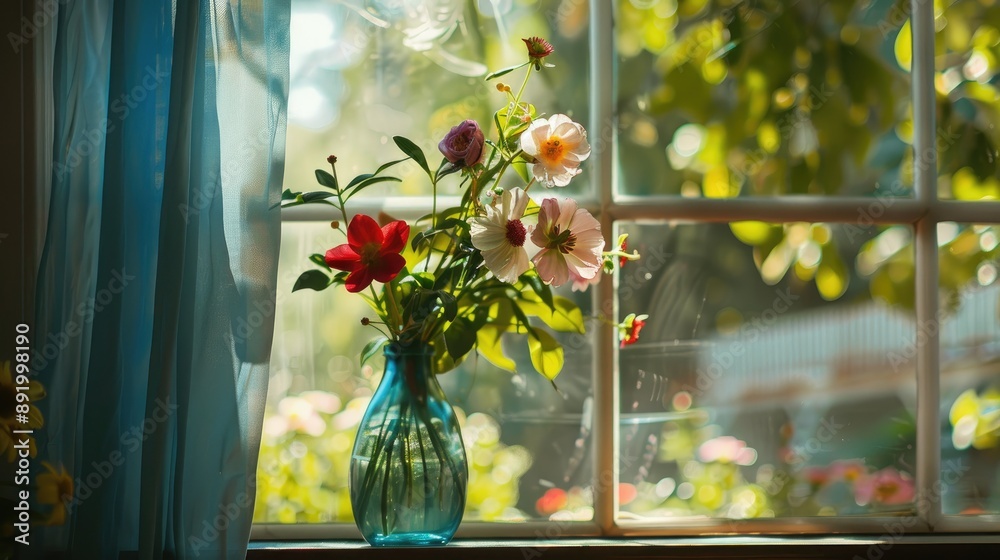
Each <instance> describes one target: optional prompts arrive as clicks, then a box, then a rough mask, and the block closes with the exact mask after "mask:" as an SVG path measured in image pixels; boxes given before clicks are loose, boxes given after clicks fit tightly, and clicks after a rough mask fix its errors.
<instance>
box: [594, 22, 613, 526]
mask: <svg viewBox="0 0 1000 560" xmlns="http://www.w3.org/2000/svg"><path fill="white" fill-rule="evenodd" d="M613 18H614V4H613V2H591V3H590V130H591V133H590V140H591V145H592V147H593V155H592V157H591V161H592V167H591V173H592V177H593V181H595V184H596V189H597V194H598V197H599V200H600V202H601V212H600V214H599V216H600V221H601V229H602V231H604V232H606V233H605V236H606V237H610V236H611V235H613V234H614V222H613V221H612V216H611V214H610V213H609V212H606V210H607V208H608V207H609V206H610V205H611V204H612V203H613V195H612V191H613V188H614V187H613V185H612V177H613V173H612V169H613V165H614V136H615V120H614V73H613V69H614V60H613V56H614V54H613V52H614V47H613V26H614V24H613ZM609 241H613V239H609ZM593 297H594V311H595V313H598V314H603V315H611V318H612V320H614V317H617V314H618V309H617V308H618V303H617V301H616V298H615V286H614V284H613V283H611V282H601V283H599V284H598V285H597V289H596V290H594V296H593ZM597 325H598V326H597V332H596V337H597V338H596V342H597V343H596V344H595V346H594V354H595V360H594V361H595V368H594V369H593V388H594V416H593V434H594V436H593V437H594V445H593V460H594V479H593V486H592V488H593V494H594V522H595V523H596V525H597V528H598V529H599V530H600V532H601V534H604V535H607V534H610V533H613V532H614V529H615V512H616V511H617V509H618V504H617V501H618V492H616V489H617V488H618V452H617V447H616V446H617V441H618V438H617V432H618V410H617V408H618V367H617V363H616V362H617V345H616V344H615V343H616V335H615V329H614V328H613V327H612V326H611V325H609V324H607V322H606V321H600V322H598V323H597Z"/></svg>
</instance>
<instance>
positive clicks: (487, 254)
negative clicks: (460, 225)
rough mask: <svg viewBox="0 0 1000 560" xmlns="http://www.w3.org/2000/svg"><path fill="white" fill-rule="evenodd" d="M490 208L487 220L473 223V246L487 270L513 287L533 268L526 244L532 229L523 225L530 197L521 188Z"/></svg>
mask: <svg viewBox="0 0 1000 560" xmlns="http://www.w3.org/2000/svg"><path fill="white" fill-rule="evenodd" d="M498 198H499V202H500V205H499V206H497V199H494V201H493V204H491V205H489V206H487V207H486V215H485V216H476V217H474V218H472V219H470V220H469V224H470V225H471V229H470V232H471V234H472V244H473V245H474V246H475V247H476V249H479V250H480V251H482V252H483V260H484V261H486V268H488V269H489V270H490V272H492V273H493V274H494V276H496V277H497V278H499V279H500V280H502V281H504V282H507V283H508V284H513V283H514V282H517V278H518V277H519V276H521V275H522V274H524V273H525V272H527V270H528V269H529V268H531V262H530V261H529V260H528V253H527V252H526V251H525V249H524V242H525V240H526V239H527V238H528V229H527V228H526V227H525V226H524V224H523V223H521V217H522V216H524V210H525V208H527V207H528V195H527V194H526V193H525V192H524V190H523V189H521V188H514V189H511V190H508V191H504V193H503V196H501V197H498Z"/></svg>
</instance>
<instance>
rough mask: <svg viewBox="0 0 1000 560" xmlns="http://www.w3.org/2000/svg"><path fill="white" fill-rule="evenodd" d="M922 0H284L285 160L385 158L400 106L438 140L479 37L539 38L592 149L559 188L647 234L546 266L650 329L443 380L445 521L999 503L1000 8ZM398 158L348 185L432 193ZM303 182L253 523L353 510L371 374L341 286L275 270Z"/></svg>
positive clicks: (603, 308) (307, 524) (273, 533)
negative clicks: (579, 273)
mask: <svg viewBox="0 0 1000 560" xmlns="http://www.w3.org/2000/svg"><path fill="white" fill-rule="evenodd" d="M914 4H915V7H914V8H913V10H914V11H913V12H912V13H911V8H910V3H909V2H899V1H895V0H869V1H861V2H825V3H815V2H795V1H778V0H772V1H768V0H734V1H729V2H727V1H718V2H707V1H705V0H692V1H674V0H619V1H618V2H615V3H611V2H603V1H598V2H591V3H588V2H584V1H582V0H541V1H538V2H530V1H513V0H495V1H489V2H487V1H485V0H483V1H477V2H470V3H464V2H447V1H427V2H414V3H395V2H373V3H368V4H367V5H366V7H365V8H358V7H355V6H356V5H355V4H348V3H334V2H329V1H325V0H295V1H294V2H293V16H292V49H293V52H292V89H291V96H290V107H289V129H288V159H287V166H286V182H288V183H289V184H290V185H298V186H302V185H306V184H310V183H312V182H313V178H312V170H313V169H314V168H316V167H322V162H323V161H324V159H325V158H326V156H327V155H328V153H329V152H330V151H333V152H335V153H336V154H337V155H338V158H339V160H340V162H341V163H340V164H339V165H344V166H346V167H345V169H346V170H345V171H344V173H348V174H350V173H351V172H352V171H359V172H360V170H361V169H368V168H371V167H372V164H374V163H376V162H379V161H383V160H387V159H390V158H391V156H392V155H393V153H392V150H393V148H391V142H390V141H389V139H390V137H391V135H392V134H404V135H407V136H408V137H410V138H413V139H415V140H417V139H422V140H423V145H422V147H423V148H424V149H425V151H428V150H431V151H432V150H434V149H435V148H434V142H435V139H437V138H440V137H441V136H442V135H443V133H444V132H445V131H446V130H447V129H448V128H449V127H450V126H452V125H453V124H455V123H457V122H459V121H460V120H462V119H465V118H475V119H477V120H478V121H479V122H481V123H484V122H490V111H491V108H492V107H493V105H494V104H495V103H496V100H495V99H494V98H493V97H492V95H493V93H495V92H492V91H491V88H490V87H488V85H487V84H484V83H483V82H482V80H481V78H480V77H479V76H481V74H482V72H483V70H484V66H483V64H485V65H486V66H489V67H491V68H496V67H500V66H502V65H505V64H508V63H510V62H514V61H516V59H517V57H518V56H520V51H519V50H517V45H515V43H516V42H518V41H517V39H518V38H519V37H522V36H528V35H542V36H545V37H547V38H549V39H550V40H551V41H552V43H553V44H554V45H555V47H556V50H557V55H558V58H557V60H556V63H557V67H556V68H555V69H553V72H551V73H546V74H543V76H544V77H545V78H546V79H544V80H539V81H537V82H534V83H533V86H534V87H536V89H535V91H532V92H531V97H532V99H533V101H534V102H535V103H536V105H537V106H539V107H540V108H541V109H542V110H543V111H547V110H550V109H551V108H555V107H559V108H560V110H566V111H567V112H569V113H570V114H571V115H572V116H573V117H574V119H576V120H578V121H579V122H581V123H583V124H584V125H585V126H586V128H587V130H588V131H589V135H590V139H591V142H592V145H593V146H594V152H593V155H592V157H591V159H590V160H589V161H588V163H587V164H586V166H585V169H586V170H585V172H584V174H583V175H581V176H580V178H579V179H578V180H577V181H576V182H574V183H573V186H572V187H571V188H574V189H577V190H576V191H575V192H574V195H576V196H578V197H582V198H583V199H584V200H586V201H587V202H586V204H588V205H589V206H591V207H592V209H593V210H595V211H599V212H600V219H601V220H602V224H603V225H604V227H605V228H606V229H607V230H608V231H609V232H611V234H610V237H611V238H612V239H613V238H614V236H616V235H617V234H618V233H628V234H629V245H630V247H634V248H636V249H639V251H640V252H641V253H642V254H643V258H642V260H640V261H637V262H632V263H628V264H627V265H625V266H624V267H623V268H622V269H621V270H620V271H619V272H618V273H617V274H616V276H615V278H614V282H610V281H607V279H606V281H605V282H602V283H601V284H600V285H599V286H597V288H596V289H592V290H591V291H589V292H586V293H584V294H580V293H575V294H573V293H566V294H564V295H567V296H571V297H575V298H577V301H578V302H579V303H580V304H581V306H583V308H584V312H585V314H590V315H595V316H597V315H604V316H608V317H616V318H619V317H622V316H624V315H625V314H627V313H630V312H640V313H642V312H645V313H648V314H649V315H650V319H649V323H648V324H647V326H646V327H645V330H644V331H643V332H642V338H641V341H640V343H639V344H636V345H633V346H629V347H627V348H624V349H619V348H618V347H617V344H616V339H615V333H614V331H613V329H612V328H610V327H608V326H606V325H604V324H603V323H601V322H600V321H591V322H590V323H588V334H587V335H586V336H582V335H576V336H572V337H567V338H566V339H564V340H563V343H564V344H565V345H567V347H568V348H572V349H573V350H574V351H573V352H567V356H568V359H567V364H566V367H565V368H564V370H563V373H562V374H561V375H560V377H559V379H558V381H559V387H560V391H559V392H556V391H553V390H552V389H551V387H550V386H549V385H548V383H547V382H545V381H544V380H543V379H541V378H540V377H539V376H537V375H534V374H533V373H531V372H530V368H529V369H526V370H525V373H524V374H521V375H515V376H510V375H509V374H506V373H503V372H500V371H497V370H493V369H491V368H490V367H489V366H488V364H486V363H485V361H483V360H479V361H478V362H475V361H473V362H472V363H469V364H467V365H465V366H463V368H462V370H460V371H456V372H452V373H449V374H446V375H445V376H444V378H443V379H442V381H443V385H444V388H445V391H446V392H447V394H448V395H449V397H450V399H451V400H452V401H453V402H454V403H455V404H456V405H457V406H458V407H460V408H461V409H462V410H463V411H464V413H465V418H464V422H465V425H464V433H465V437H466V439H467V447H468V449H469V456H470V470H471V472H470V489H469V508H468V510H467V513H466V518H465V522H463V527H462V528H461V529H460V532H459V536H463V535H464V536H474V535H482V536H536V535H544V536H547V537H548V536H556V535H559V536H566V535H573V534H590V535H615V534H623V533H628V534H666V535H670V534H685V533H700V532H705V531H706V530H711V531H715V532H719V531H721V532H742V531H753V532H765V533H766V532H779V533H780V532H787V531H789V530H794V532H798V533H800V532H803V531H806V532H817V533H824V532H840V531H846V530H850V531H861V532H873V533H884V532H885V531H886V526H887V523H889V522H891V521H893V520H900V519H901V520H903V521H904V522H906V523H908V524H907V525H905V526H906V527H912V528H913V529H912V530H913V531H918V532H919V531H928V530H935V531H938V530H946V531H947V530H960V531H970V530H983V529H990V528H995V523H996V520H997V515H1000V478H998V474H997V473H998V472H1000V439H998V438H1000V282H998V281H997V275H998V266H1000V263H998V256H1000V249H998V247H1000V203H998V202H997V201H996V200H997V199H998V198H1000V168H998V165H997V156H998V152H997V148H996V147H997V145H998V143H1000V138H998V137H997V134H998V130H997V128H996V127H995V124H996V123H997V115H996V113H995V112H996V111H997V110H998V109H1000V106H998V105H997V101H996V100H997V99H998V96H997V91H996V85H995V82H996V77H995V76H996V74H997V72H998V71H1000V62H998V60H1000V46H998V45H1000V30H998V27H1000V23H998V22H1000V7H997V6H994V5H993V3H992V2H987V1H985V0H958V1H956V2H952V3H950V4H948V5H947V7H945V6H944V4H938V3H920V2H917V3H914ZM911 41H912V43H911ZM911 45H915V48H911ZM431 76H433V78H432V77H431ZM387 146H388V147H387ZM429 153H430V152H429ZM352 166H353V167H352ZM403 173H404V175H403V177H404V182H403V183H402V185H401V186H400V187H398V189H401V191H400V190H393V191H389V190H388V189H386V190H383V191H381V192H378V193H374V192H373V193H372V194H371V195H369V198H367V199H365V201H364V202H363V203H362V205H361V206H362V207H363V208H362V209H363V210H364V211H366V212H369V211H370V212H378V211H380V210H382V211H385V212H387V213H389V214H392V215H394V216H396V217H403V218H414V217H416V216H419V215H421V214H422V213H424V212H426V211H427V210H428V209H429V206H430V205H429V201H428V200H427V199H426V195H427V194H428V192H427V190H426V186H425V185H424V183H421V182H420V181H419V180H418V179H417V171H416V170H415V169H413V170H408V171H407V170H404V171H403ZM407 173H411V174H412V175H411V176H410V177H411V178H412V179H413V180H412V181H410V180H407V177H408V175H407ZM580 179H585V180H580ZM373 190H374V189H373ZM422 197H423V198H422ZM356 208H357V206H356ZM299 210H300V209H297V208H296V209H291V210H287V211H285V213H283V219H284V220H285V224H284V227H283V241H282V252H281V255H280V262H279V274H280V281H279V287H278V290H279V293H278V305H277V316H276V324H275V329H276V334H275V342H274V349H273V355H272V379H271V385H270V392H269V397H268V408H267V412H266V414H265V427H264V435H263V442H262V451H261V458H260V467H259V476H258V503H257V508H256V513H255V516H256V519H255V522H256V525H255V528H254V531H255V532H254V535H255V536H256V537H258V538H267V537H272V538H273V537H280V536H306V535H312V536H328V537H333V536H345V537H346V536H352V535H356V534H357V533H356V530H355V528H354V525H353V523H351V522H350V520H351V518H350V503H349V499H348V495H347V492H346V484H347V482H346V481H347V474H346V468H347V463H348V454H349V453H350V445H351V441H352V438H353V434H354V429H355V427H356V424H357V422H358V421H359V420H360V416H361V414H362V413H363V411H364V406H365V401H364V399H365V397H366V396H367V395H370V394H371V392H372V390H373V389H374V387H375V385H376V384H377V372H379V371H380V364H377V363H376V364H373V366H374V367H373V368H367V367H366V368H363V369H362V368H359V367H358V365H357V354H358V352H359V351H360V348H361V346H362V345H363V344H362V341H363V340H364V337H365V336H366V333H362V332H361V331H360V329H353V330H352V329H351V328H349V327H348V318H350V320H353V318H358V317H360V316H361V315H362V313H363V303H362V302H360V301H357V300H356V299H354V298H349V297H347V294H344V293H328V292H322V293H302V292H298V293H296V294H294V295H293V294H290V289H291V284H292V282H293V281H294V279H295V278H296V277H297V275H298V273H299V272H300V270H301V269H302V266H303V263H304V256H305V255H308V254H309V253H315V252H322V251H324V250H325V249H327V248H329V247H330V246H332V245H333V244H334V243H340V241H339V240H338V239H335V237H334V235H333V232H332V231H331V230H330V228H329V226H328V222H329V220H330V219H332V218H333V217H334V216H332V214H331V215H329V216H328V215H324V214H320V213H316V212H315V211H313V210H305V211H299ZM507 350H508V352H510V353H511V354H512V355H513V357H514V358H515V359H519V360H525V361H526V357H525V356H519V355H518V354H517V348H515V347H514V346H513V345H511V346H508V347H507ZM991 523H992V524H993V525H991ZM550 533H551V534H550Z"/></svg>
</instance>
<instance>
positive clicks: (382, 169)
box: [344, 157, 410, 191]
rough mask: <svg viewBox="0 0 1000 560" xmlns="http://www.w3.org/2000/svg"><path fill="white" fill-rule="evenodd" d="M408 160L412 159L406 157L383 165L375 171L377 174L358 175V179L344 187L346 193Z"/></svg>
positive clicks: (352, 180)
mask: <svg viewBox="0 0 1000 560" xmlns="http://www.w3.org/2000/svg"><path fill="white" fill-rule="evenodd" d="M408 159H410V158H408V157H405V158H403V159H397V160H395V161H390V162H388V163H383V164H382V166H381V167H379V168H378V169H376V170H375V173H362V174H361V175H358V176H357V177H355V178H353V179H351V182H350V183H347V186H346V187H344V190H345V191H346V190H347V189H349V188H351V187H353V186H354V185H357V184H358V183H360V182H362V181H365V180H367V179H371V178H372V177H374V176H376V175H378V174H379V173H381V172H383V171H385V170H386V169H389V168H390V167H392V166H393V165H396V164H397V163H403V162H404V161H406V160H408Z"/></svg>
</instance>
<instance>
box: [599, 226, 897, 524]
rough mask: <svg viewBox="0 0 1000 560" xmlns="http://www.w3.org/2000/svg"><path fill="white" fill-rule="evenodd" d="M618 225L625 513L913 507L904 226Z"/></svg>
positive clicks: (806, 512) (799, 512)
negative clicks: (636, 255)
mask: <svg viewBox="0 0 1000 560" xmlns="http://www.w3.org/2000/svg"><path fill="white" fill-rule="evenodd" d="M620 229H621V231H622V232H625V233H629V234H630V237H629V239H628V241H629V247H630V248H632V247H634V248H636V249H638V250H639V252H640V253H641V254H642V255H643V257H642V259H641V260H639V261H637V262H633V263H628V264H626V265H625V266H624V268H623V269H622V270H621V272H620V275H619V279H618V295H619V300H620V310H621V313H623V314H624V313H632V312H635V313H648V314H649V319H648V321H647V324H646V326H645V328H644V329H643V330H642V331H641V334H640V339H639V341H638V342H637V343H635V344H633V345H630V346H626V347H624V348H622V349H621V350H620V357H619V370H620V373H621V401H620V406H621V414H622V417H621V425H620V452H621V462H620V468H621V478H620V483H621V488H620V489H619V496H620V497H621V511H620V512H619V518H621V519H632V518H646V519H663V520H666V519H669V518H679V517H693V516H707V517H720V518H752V517H774V516H818V515H842V516H844V515H863V514H892V515H895V514H905V513H911V512H912V510H913V503H912V499H913V492H914V478H913V477H914V475H915V468H914V464H915V452H916V451H915V445H916V441H915V429H916V428H915V396H916V393H915V382H914V366H915V362H916V359H915V355H914V351H913V349H914V332H915V329H914V317H913V312H912V305H913V288H914V283H913V278H914V270H913V250H912V245H911V243H912V233H911V230H910V229H909V228H908V227H901V226H894V227H889V228H885V229H882V230H876V229H861V228H857V227H855V226H853V225H843V224H808V223H788V224H776V225H771V224H763V223H759V222H754V223H747V222H742V223H733V224H676V223H670V224H663V223H661V224H633V223H629V224H621V225H620Z"/></svg>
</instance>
